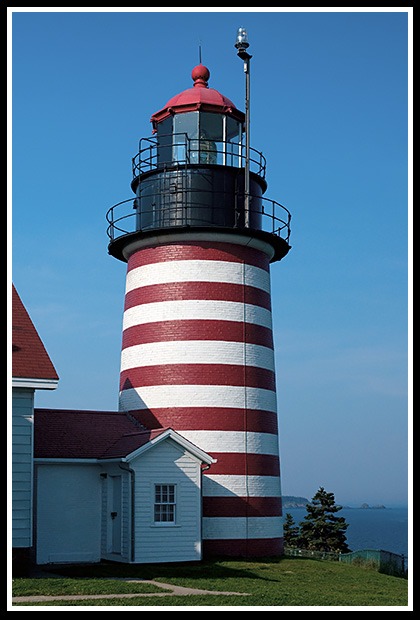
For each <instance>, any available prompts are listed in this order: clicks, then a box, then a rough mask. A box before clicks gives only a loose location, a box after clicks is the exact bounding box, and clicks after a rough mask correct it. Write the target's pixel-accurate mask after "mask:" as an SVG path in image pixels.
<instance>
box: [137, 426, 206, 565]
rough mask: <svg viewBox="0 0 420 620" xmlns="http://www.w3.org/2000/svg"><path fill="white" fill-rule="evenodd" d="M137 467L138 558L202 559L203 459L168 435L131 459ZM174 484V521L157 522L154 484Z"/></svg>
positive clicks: (172, 560) (171, 560)
mask: <svg viewBox="0 0 420 620" xmlns="http://www.w3.org/2000/svg"><path fill="white" fill-rule="evenodd" d="M130 467H131V468H133V470H135V515H136V522H135V528H134V538H135V560H134V561H135V562H136V563H144V562H181V561H191V560H200V559H201V461H199V459H198V458H196V457H195V456H193V455H192V454H190V453H189V452H188V451H187V450H185V449H184V448H183V447H182V446H180V445H179V444H178V443H176V442H175V441H173V440H172V439H170V438H168V439H165V441H162V442H161V443H160V444H158V445H156V446H154V447H153V449H150V450H148V451H147V452H145V453H144V454H142V455H140V456H139V457H138V458H136V459H134V460H133V461H132V462H131V463H130ZM156 484H164V485H167V484H170V485H175V492H176V506H175V511H176V512H175V521H174V522H173V523H166V524H165V523H155V521H154V502H155V495H154V494H155V485H156Z"/></svg>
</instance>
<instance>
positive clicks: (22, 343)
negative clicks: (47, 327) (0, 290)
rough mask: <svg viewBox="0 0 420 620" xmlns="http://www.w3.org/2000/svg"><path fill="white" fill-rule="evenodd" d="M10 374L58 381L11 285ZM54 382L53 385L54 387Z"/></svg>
mask: <svg viewBox="0 0 420 620" xmlns="http://www.w3.org/2000/svg"><path fill="white" fill-rule="evenodd" d="M12 286H13V288H12V376H13V377H14V378H15V377H16V378H20V379H44V380H50V381H51V380H52V381H54V382H55V384H56V382H57V381H58V375H57V372H56V370H55V368H54V365H53V363H52V361H51V359H50V357H49V355H48V353H47V351H46V350H45V347H44V345H43V343H42V340H41V338H40V337H39V335H38V332H37V331H36V329H35V326H34V324H33V323H32V321H31V319H30V317H29V314H28V312H27V310H26V308H25V306H24V305H23V303H22V301H21V299H20V297H19V295H18V293H17V291H16V289H15V287H14V285H12ZM55 384H54V387H55Z"/></svg>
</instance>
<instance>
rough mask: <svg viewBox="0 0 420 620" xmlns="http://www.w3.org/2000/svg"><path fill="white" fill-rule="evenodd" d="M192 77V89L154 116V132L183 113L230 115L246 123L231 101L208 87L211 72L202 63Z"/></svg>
mask: <svg viewBox="0 0 420 620" xmlns="http://www.w3.org/2000/svg"><path fill="white" fill-rule="evenodd" d="M191 77H192V79H193V80H194V86H193V87H192V88H187V90H184V91H182V92H181V93H179V94H178V95H175V97H172V98H171V99H169V101H168V103H167V104H166V105H165V107H164V108H162V110H159V112H156V113H155V114H153V116H152V118H151V122H152V123H153V129H154V131H156V125H157V123H160V122H161V121H163V120H164V119H165V118H167V117H168V116H170V115H172V114H182V113H183V112H193V111H194V110H200V111H202V112H214V113H216V114H229V115H230V116H232V117H233V118H235V119H237V120H239V121H241V122H244V120H245V115H244V113H243V112H241V111H240V110H238V109H237V108H236V106H235V104H234V103H233V102H232V101H231V100H230V99H228V98H227V97H225V96H224V95H222V94H221V93H219V91H217V90H215V89H214V88H209V87H208V79H209V77H210V71H209V70H208V69H207V67H205V66H204V65H202V64H201V63H200V64H199V65H197V66H196V67H194V69H193V70H192V72H191Z"/></svg>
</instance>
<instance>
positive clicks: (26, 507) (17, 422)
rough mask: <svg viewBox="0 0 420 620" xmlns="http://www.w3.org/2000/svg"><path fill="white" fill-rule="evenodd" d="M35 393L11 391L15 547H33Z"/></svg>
mask: <svg viewBox="0 0 420 620" xmlns="http://www.w3.org/2000/svg"><path fill="white" fill-rule="evenodd" d="M33 426H34V390H33V389H31V388H15V387H14V388H13V389H12V539H13V541H12V546H13V547H21V548H22V547H31V546H32V514H33V511H32V506H33V503H32V501H33V476H32V474H33Z"/></svg>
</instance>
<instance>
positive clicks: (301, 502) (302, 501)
mask: <svg viewBox="0 0 420 620" xmlns="http://www.w3.org/2000/svg"><path fill="white" fill-rule="evenodd" d="M310 503H311V502H310V501H309V499H306V497H296V496H294V495H283V498H282V504H283V508H306V505H307V504H310Z"/></svg>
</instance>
